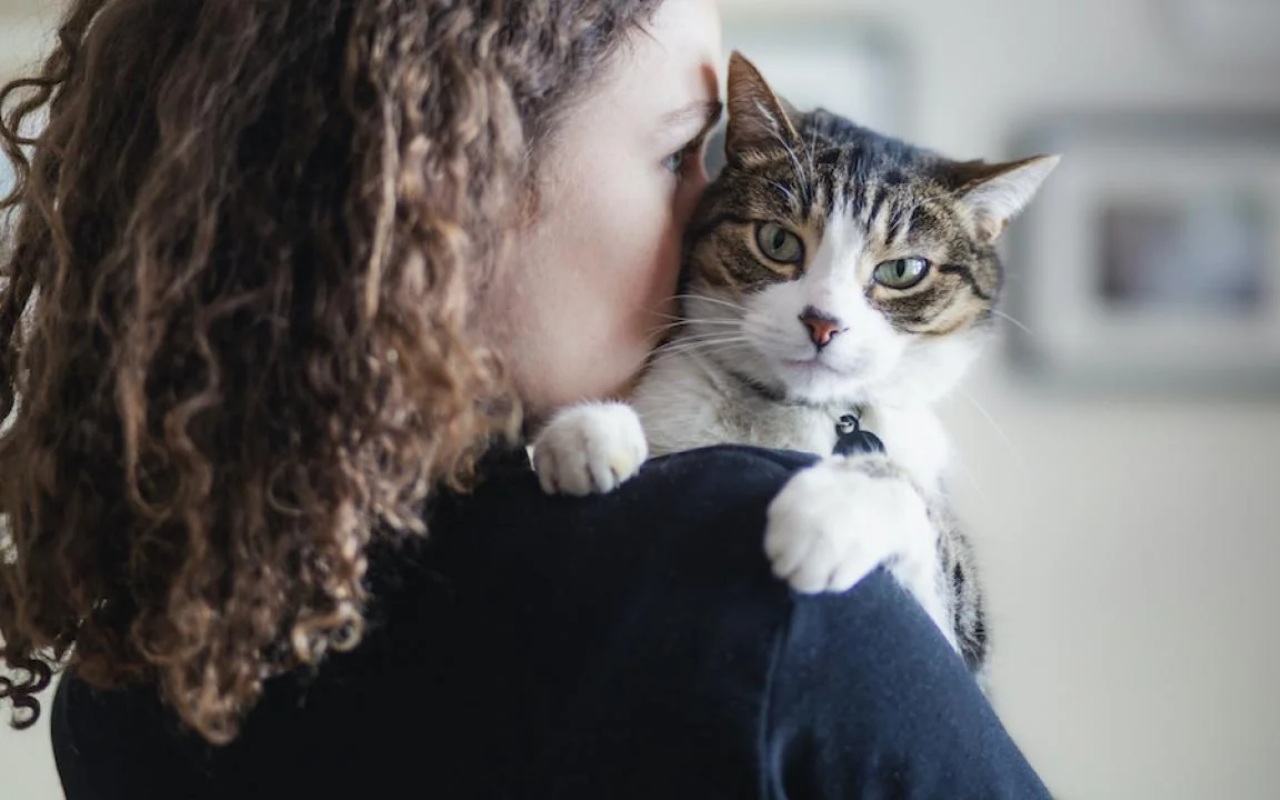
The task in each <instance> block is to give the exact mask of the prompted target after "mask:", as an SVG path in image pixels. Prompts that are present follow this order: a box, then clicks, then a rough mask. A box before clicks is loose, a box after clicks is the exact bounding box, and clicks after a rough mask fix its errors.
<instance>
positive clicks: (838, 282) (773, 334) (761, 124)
mask: <svg viewBox="0 0 1280 800" xmlns="http://www.w3.org/2000/svg"><path fill="white" fill-rule="evenodd" d="M728 95H729V97H728V108H729V118H728V123H727V128H726V132H725V161H726V165H725V167H724V170H723V171H722V172H721V174H720V176H719V177H718V178H717V179H716V181H715V182H714V183H713V184H712V186H711V187H710V188H709V189H708V191H707V194H706V196H705V198H704V200H703V202H702V204H701V206H700V208H699V210H698V212H697V215H696V218H695V220H694V221H693V224H692V226H691V229H690V230H691V232H690V235H689V238H688V245H687V254H686V255H687V257H686V269H687V271H688V272H687V276H686V289H687V294H686V295H685V297H684V310H685V316H686V317H687V318H688V319H690V320H691V323H690V327H691V338H689V339H687V342H688V344H687V346H688V347H693V348H697V349H700V350H702V351H704V352H707V353H710V354H711V355H712V356H713V357H714V358H716V359H717V360H719V361H720V362H721V363H722V365H724V366H727V367H728V368H730V369H731V370H733V371H734V372H736V373H737V374H738V375H739V376H740V377H741V378H743V379H746V380H749V381H751V382H753V383H755V384H757V385H760V386H762V387H767V388H768V389H769V390H770V391H773V392H777V393H780V394H785V395H786V396H788V397H791V398H794V399H796V400H801V401H806V402H811V403H818V404H825V403H834V404H838V403H859V404H860V403H886V404H892V405H915V404H927V403H931V402H933V401H935V400H936V399H937V398H939V397H940V396H941V395H942V394H943V393H945V392H946V391H948V390H949V389H951V388H952V387H953V386H954V385H955V383H956V382H957V381H958V380H959V378H960V377H961V375H962V374H963V372H964V370H965V369H966V368H967V367H968V365H969V364H970V363H971V361H972V359H973V356H974V355H975V354H976V353H977V351H978V347H979V343H980V339H981V334H982V332H983V331H984V329H985V328H986V327H987V323H988V322H989V321H990V319H991V317H992V311H993V308H994V305H995V303H996V300H997V298H998V296H999V292H1000V287H1001V283H1002V277H1003V276H1002V267H1001V264H1000V261H999V259H998V257H997V255H996V251H995V245H996V242H997V240H998V239H999V237H1000V235H1001V234H1002V233H1003V232H1004V229H1005V226H1006V225H1007V224H1008V222H1009V220H1010V219H1011V218H1012V217H1013V216H1014V215H1015V214H1017V213H1018V212H1019V211H1020V210H1021V209H1022V208H1023V207H1024V206H1025V205H1026V204H1027V202H1028V201H1030V200H1031V197H1032V196H1033V195H1034V194H1035V192H1036V190H1037V189H1038V188H1039V186H1040V184H1041V182H1042V181H1043V180H1044V179H1045V177H1046V176H1048V174H1049V172H1050V171H1052V169H1053V167H1054V166H1055V165H1056V164H1057V162H1058V159H1057V157H1053V156H1039V157H1035V158H1029V159H1025V160H1022V161H1016V162H1012V163H1007V164H986V163H983V162H977V161H969V162H957V161H951V160H949V159H946V158H943V157H942V156H939V155H937V154H936V153H932V152H929V151H927V150H923V149H920V148H917V147H913V146H911V145H908V144H904V143H902V142H900V141H897V140H894V139H891V138H888V137H885V136H881V135H879V134H877V133H874V132H872V131H869V130H866V129H864V128H860V127H858V126H857V125H854V124H853V123H851V122H849V121H848V120H845V119H843V118H840V117H837V116H835V115H833V114H830V113H827V112H825V111H821V110H818V111H813V112H809V113H800V112H798V111H796V110H795V109H793V108H791V106H790V105H788V104H787V103H786V101H784V100H782V99H780V98H779V97H778V96H777V95H775V94H774V92H773V91H772V90H771V89H770V88H769V85H768V84H767V83H766V82H765V80H764V78H763V77H762V76H761V75H760V73H759V72H758V71H757V70H756V69H755V67H754V66H752V65H751V64H750V62H748V61H747V60H746V59H745V58H743V57H742V56H741V55H740V54H738V53H734V54H733V58H732V60H731V62H730V65H729V86H728Z"/></svg>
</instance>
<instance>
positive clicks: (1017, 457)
mask: <svg viewBox="0 0 1280 800" xmlns="http://www.w3.org/2000/svg"><path fill="white" fill-rule="evenodd" d="M956 389H958V390H959V392H960V394H961V395H963V396H964V398H965V399H966V400H968V401H969V402H970V403H971V404H972V405H973V407H974V408H976V409H978V413H979V414H981V415H982V416H983V417H985V418H986V420H987V422H988V423H989V424H990V425H991V428H992V430H994V431H995V432H996V435H997V436H999V437H1000V439H1001V441H1003V442H1004V444H1005V447H1007V448H1009V454H1010V455H1012V456H1013V458H1014V460H1015V461H1017V462H1018V465H1019V466H1024V465H1025V463H1026V462H1025V461H1023V458H1022V454H1021V453H1019V452H1018V448H1016V447H1014V446H1013V441H1012V440H1010V439H1009V437H1008V436H1007V435H1005V432H1004V429H1003V428H1001V427H1000V425H999V423H997V422H996V421H995V418H994V417H992V416H991V415H990V414H989V413H987V410H986V409H985V408H983V407H982V404H981V403H979V402H978V400H977V398H975V397H974V396H973V395H971V394H969V392H968V391H966V390H965V388H964V387H963V386H957V387H956Z"/></svg>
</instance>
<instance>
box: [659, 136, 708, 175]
mask: <svg viewBox="0 0 1280 800" xmlns="http://www.w3.org/2000/svg"><path fill="white" fill-rule="evenodd" d="M701 150H702V138H701V137H699V138H697V139H694V140H693V141H692V142H689V143H688V144H686V145H685V146H684V147H681V148H680V149H679V150H677V151H675V152H674V153H672V154H671V155H669V156H667V157H666V158H665V159H663V161H662V166H663V168H664V169H666V170H667V171H668V172H670V173H672V174H673V175H683V174H684V170H685V167H687V166H689V159H690V158H692V157H694V156H696V155H697V154H698V153H699V152H700V151H701Z"/></svg>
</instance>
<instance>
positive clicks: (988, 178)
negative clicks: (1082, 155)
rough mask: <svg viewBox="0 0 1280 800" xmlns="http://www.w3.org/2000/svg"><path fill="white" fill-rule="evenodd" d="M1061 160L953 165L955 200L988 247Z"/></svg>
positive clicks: (973, 162) (975, 162)
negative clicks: (966, 209)
mask: <svg viewBox="0 0 1280 800" xmlns="http://www.w3.org/2000/svg"><path fill="white" fill-rule="evenodd" d="M1061 160H1062V157H1061V156H1033V157H1032V158H1027V159H1023V160H1021V161H1011V162H1009V163H1006V164H987V163H985V162H981V161H972V162H969V163H966V164H957V165H956V167H955V180H956V195H957V199H958V200H959V201H960V203H961V205H963V206H965V207H967V208H968V209H969V211H970V213H971V214H972V215H973V221H974V225H975V227H976V228H977V232H978V236H979V237H980V238H982V240H983V241H985V242H986V243H988V244H991V243H994V242H995V241H996V240H997V239H999V238H1000V235H1001V234H1003V233H1004V230H1005V228H1006V227H1008V225H1009V221H1010V220H1012V219H1013V218H1014V217H1015V216H1017V215H1018V212H1020V211H1022V209H1024V208H1026V206H1027V204H1028V203H1030V202H1031V198H1032V197H1035V194H1036V192H1037V191H1038V190H1039V189H1040V185H1041V184H1042V183H1044V179H1045V178H1047V177H1049V173H1050V172H1053V168H1054V167H1056V166H1058V162H1059V161H1061Z"/></svg>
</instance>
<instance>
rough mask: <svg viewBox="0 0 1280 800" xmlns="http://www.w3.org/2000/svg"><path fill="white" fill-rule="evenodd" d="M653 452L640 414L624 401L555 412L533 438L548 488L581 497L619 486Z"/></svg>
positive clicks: (537, 469)
mask: <svg viewBox="0 0 1280 800" xmlns="http://www.w3.org/2000/svg"><path fill="white" fill-rule="evenodd" d="M648 457H649V448H648V445H647V443H646V442H645V438H644V428H643V427H641V425H640V418H639V417H638V416H637V415H636V412H635V411H634V410H632V408H631V407H630V406H627V405H623V404H621V403H589V404H585V405H580V406H573V407H571V408H567V409H565V410H563V411H561V412H560V413H559V414H557V415H556V416H555V417H554V418H552V420H551V422H550V424H548V425H547V427H546V428H544V429H543V431H542V433H540V434H539V435H538V438H537V439H536V440H535V441H534V443H533V468H534V471H535V472H536V473H537V475H538V481H539V482H540V483H541V484H542V490H543V491H544V492H546V493H547V494H571V495H576V496H579V497H582V496H586V495H590V494H603V493H605V492H610V491H613V490H614V489H616V488H617V487H618V486H619V485H620V484H621V483H622V482H623V481H625V480H627V479H628V478H630V477H632V476H633V475H635V474H636V473H637V472H639V471H640V465H641V464H643V463H644V461H645V459H646V458H648Z"/></svg>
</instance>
